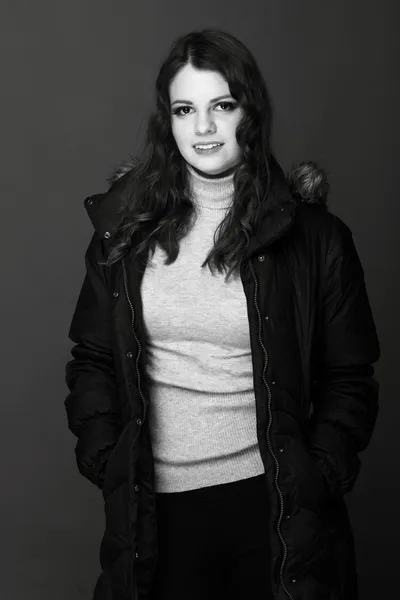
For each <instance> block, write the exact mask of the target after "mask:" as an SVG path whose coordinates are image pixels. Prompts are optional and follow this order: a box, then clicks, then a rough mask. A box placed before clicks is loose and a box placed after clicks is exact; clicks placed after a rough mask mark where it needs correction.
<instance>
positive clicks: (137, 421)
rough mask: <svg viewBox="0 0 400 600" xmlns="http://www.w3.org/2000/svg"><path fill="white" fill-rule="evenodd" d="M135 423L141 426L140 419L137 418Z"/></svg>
mask: <svg viewBox="0 0 400 600" xmlns="http://www.w3.org/2000/svg"><path fill="white" fill-rule="evenodd" d="M136 423H137V424H138V425H141V424H142V419H140V418H139V417H138V418H137V419H136Z"/></svg>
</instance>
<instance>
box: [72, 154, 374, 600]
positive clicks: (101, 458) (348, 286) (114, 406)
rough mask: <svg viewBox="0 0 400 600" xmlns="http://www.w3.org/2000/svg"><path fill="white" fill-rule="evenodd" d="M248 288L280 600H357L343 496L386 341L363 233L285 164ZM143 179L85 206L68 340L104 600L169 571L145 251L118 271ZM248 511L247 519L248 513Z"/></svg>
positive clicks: (128, 596)
mask: <svg viewBox="0 0 400 600" xmlns="http://www.w3.org/2000/svg"><path fill="white" fill-rule="evenodd" d="M271 175H272V179H271V188H270V191H269V194H268V196H267V198H266V200H265V201H264V202H263V205H264V206H263V213H262V218H261V220H260V224H259V227H258V229H257V231H256V232H255V234H254V235H253V237H252V238H251V239H250V243H249V245H248V248H247V250H246V253H245V256H244V260H243V263H242V266H241V271H240V277H241V281H242V285H243V291H244V294H245V296H246V303H247V314H248V322H249V332H250V341H251V356H252V367H253V381H254V394H255V403H256V414H257V438H258V443H259V451H260V455H261V457H262V460H263V463H264V466H265V477H266V481H267V484H268V489H269V493H270V502H271V508H270V510H271V513H270V527H269V542H270V546H271V551H272V557H273V559H272V562H271V565H270V571H271V579H272V587H273V597H274V600H358V585H357V569H356V561H355V554H354V538H353V531H352V527H351V523H350V521H349V516H348V511H347V506H346V503H345V495H346V494H348V493H349V492H351V491H352V489H353V487H354V484H355V482H356V479H357V476H358V474H359V470H360V465H361V461H360V458H359V453H360V452H362V451H363V450H364V449H365V448H366V447H367V446H368V444H369V442H370V439H371V435H372V432H373V429H374V426H375V422H376V419H377V415H378V389H379V384H378V382H377V381H376V379H375V378H374V367H373V363H375V362H376V361H377V360H378V358H379V356H380V348H379V341H378V338H377V333H376V329H375V324H374V320H373V316H372V313H371V308H370V304H369V300H368V296H367V292H366V288H365V281H364V272H363V268H362V265H361V263H360V259H359V257H358V254H357V251H356V248H355V245H354V241H353V236H352V232H351V230H350V229H349V227H348V226H347V225H346V224H345V223H344V222H343V221H342V220H341V219H340V218H339V217H337V216H335V215H334V214H332V213H331V212H329V211H328V210H327V208H326V206H324V205H323V204H318V203H312V202H309V201H307V200H308V199H307V198H303V199H300V198H299V196H298V195H297V194H296V193H294V192H293V188H292V187H290V186H289V181H288V178H287V177H286V176H285V174H284V172H283V170H282V168H281V167H280V165H279V163H278V162H277V161H276V160H275V159H274V158H273V160H272V163H271ZM130 176H131V171H129V170H128V171H127V172H126V173H125V174H124V175H123V176H122V177H119V178H118V179H116V181H115V182H114V183H113V185H112V186H111V187H110V189H109V190H108V191H107V192H105V193H102V194H96V195H94V196H90V197H88V198H86V199H85V202H84V205H85V207H86V210H87V213H88V215H89V218H90V220H91V222H92V224H93V227H94V233H93V236H92V238H91V240H90V243H89V245H88V247H87V250H86V254H85V265H86V274H85V278H84V281H83V284H82V287H81V290H80V294H79V297H78V301H77V304H76V308H75V312H74V314H73V317H72V322H71V325H70V330H69V338H70V339H71V341H73V342H74V346H73V347H72V349H71V354H72V360H70V361H69V362H68V363H67V365H66V383H67V386H68V388H69V390H70V393H69V394H68V396H67V398H66V400H65V407H66V412H67V417H68V426H69V428H70V430H71V431H72V432H73V434H74V435H75V436H76V437H77V438H78V439H77V443H76V448H75V454H76V461H77V465H78V468H79V471H80V473H81V474H82V475H84V476H85V477H87V478H88V479H89V480H90V481H91V482H93V483H94V484H95V485H97V486H98V487H99V488H100V489H101V491H102V494H103V498H104V510H105V531H104V536H103V538H102V542H101V547H100V564H101V568H102V572H101V575H100V576H99V579H98V581H97V583H96V585H95V589H94V595H93V599H94V600H142V599H144V598H145V597H146V593H147V592H148V591H149V590H150V588H151V583H152V581H153V578H154V573H155V568H156V564H157V548H158V542H157V519H156V509H155V490H154V462H153V455H152V448H151V440H150V430H149V421H148V411H149V410H151V398H150V397H149V384H148V381H147V377H146V329H145V326H144V322H143V312H142V303H141V297H140V285H141V280H142V276H143V273H144V270H145V268H146V259H139V258H137V257H136V255H135V252H134V250H133V248H134V246H133V248H132V249H131V250H130V251H129V253H128V254H127V255H126V256H125V257H124V258H123V259H122V260H120V261H118V262H117V263H115V264H114V265H112V266H111V267H104V266H100V265H98V261H99V260H105V259H106V257H107V252H108V250H109V248H110V245H111V244H112V243H113V240H114V237H113V236H114V235H115V231H116V222H117V215H116V207H117V206H118V204H119V202H120V201H121V199H122V198H123V197H124V194H125V193H126V190H127V189H128V186H129V178H130ZM250 503H251V501H250V500H249V505H250V506H251V504H250Z"/></svg>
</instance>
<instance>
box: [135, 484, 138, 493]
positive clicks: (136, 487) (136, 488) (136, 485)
mask: <svg viewBox="0 0 400 600" xmlns="http://www.w3.org/2000/svg"><path fill="white" fill-rule="evenodd" d="M138 491H139V486H138V484H137V483H136V484H135V492H138Z"/></svg>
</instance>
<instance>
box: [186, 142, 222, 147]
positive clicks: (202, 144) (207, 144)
mask: <svg viewBox="0 0 400 600" xmlns="http://www.w3.org/2000/svg"><path fill="white" fill-rule="evenodd" d="M211 144H219V145H220V146H223V142H201V144H200V142H198V143H197V144H193V148H196V146H198V145H200V146H210V145H211Z"/></svg>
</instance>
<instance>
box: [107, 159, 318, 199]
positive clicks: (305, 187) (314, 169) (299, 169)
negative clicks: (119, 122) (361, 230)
mask: <svg viewBox="0 0 400 600" xmlns="http://www.w3.org/2000/svg"><path fill="white" fill-rule="evenodd" d="M274 160H276V159H274ZM137 162H138V161H137V159H136V158H134V157H130V158H129V159H127V160H124V161H123V162H121V163H120V164H119V165H118V166H117V167H116V168H115V169H114V171H113V172H112V174H111V176H110V177H109V178H108V179H107V181H108V183H109V184H110V185H113V184H114V183H115V182H116V181H118V180H119V179H121V177H124V176H125V175H126V174H127V173H129V172H130V171H132V169H133V168H134V167H135V166H136V164H137ZM285 177H286V181H287V183H288V186H289V189H290V192H291V193H292V195H293V196H295V197H297V198H298V199H299V201H300V202H306V203H308V204H320V205H324V206H326V207H327V205H328V194H329V190H330V186H329V182H328V177H327V173H326V171H325V170H324V169H323V168H322V167H321V166H320V165H319V164H318V163H317V162H316V161H302V162H300V163H299V164H297V165H292V167H291V168H290V170H289V172H288V173H287V174H286V175H285Z"/></svg>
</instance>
